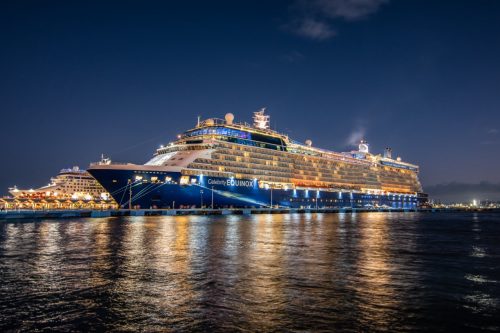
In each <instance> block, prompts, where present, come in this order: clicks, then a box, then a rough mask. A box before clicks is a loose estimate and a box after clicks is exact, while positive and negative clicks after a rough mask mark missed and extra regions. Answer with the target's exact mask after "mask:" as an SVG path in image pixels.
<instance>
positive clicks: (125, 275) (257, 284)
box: [0, 213, 500, 332]
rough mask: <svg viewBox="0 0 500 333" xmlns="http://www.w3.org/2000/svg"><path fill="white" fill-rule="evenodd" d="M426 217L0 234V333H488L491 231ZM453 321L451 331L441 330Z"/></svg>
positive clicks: (38, 228)
mask: <svg viewBox="0 0 500 333" xmlns="http://www.w3.org/2000/svg"><path fill="white" fill-rule="evenodd" d="M429 216H430V217H432V216H435V215H428V216H422V215H419V214H403V213H401V214H383V213H366V214H291V215H253V216H220V217H205V216H195V217H187V216H177V217H129V218H120V219H116V218H109V219H96V220H94V219H89V220H75V221H64V222H62V221H42V222H36V223H3V224H0V259H1V260H0V277H1V284H0V319H1V321H0V328H1V329H3V330H5V329H7V328H8V329H14V330H34V329H35V328H36V329H39V330H44V329H45V330H72V329H75V328H78V329H83V330H119V331H122V330H126V331H137V330H146V331H191V330H197V331H235V330H250V331H276V332H281V331H331V330H336V329H338V330H351V331H392V330H395V331H401V330H403V331H407V330H414V329H416V328H420V329H422V328H423V329H430V330H442V329H443V327H447V326H446V325H448V326H449V325H451V327H452V328H455V329H462V328H464V327H473V328H475V329H477V328H481V327H483V326H482V325H483V323H484V325H486V326H485V327H489V328H491V327H493V328H494V327H498V326H500V325H497V324H498V320H496V319H494V318H496V317H494V316H493V315H492V314H493V313H496V312H497V311H498V310H499V301H498V300H499V290H498V289H499V285H500V284H499V283H498V281H499V280H500V277H499V272H498V266H497V263H496V261H495V256H494V254H495V253H499V245H498V242H496V239H495V238H494V237H492V235H495V232H496V233H498V232H499V231H500V230H498V229H499V227H498V223H496V224H494V223H486V222H485V221H484V217H482V215H475V216H469V217H468V218H467V217H464V218H462V219H458V220H457V219H456V218H455V220H454V223H456V224H454V225H453V227H452V226H451V225H450V224H448V225H447V224H446V223H445V222H446V221H447V220H446V219H443V220H442V221H434V220H432V221H429V220H428V219H429ZM443 221H445V222H443ZM457 221H458V222H457ZM450 228H452V229H450ZM450 230H451V231H450ZM457 302H461V303H460V304H461V306H457ZM451 311H453V313H454V314H453V316H451V315H449V317H447V316H448V314H449V313H451ZM457 311H458V313H459V316H460V317H461V318H463V320H464V321H466V323H465V324H463V325H462V324H460V325H458V324H456V321H455V322H454V321H453V320H451V318H456V316H457V314H456V312H457ZM438 314H439V315H438ZM447 318H449V320H450V321H449V322H446V320H448V319H447ZM453 325H455V326H453Z"/></svg>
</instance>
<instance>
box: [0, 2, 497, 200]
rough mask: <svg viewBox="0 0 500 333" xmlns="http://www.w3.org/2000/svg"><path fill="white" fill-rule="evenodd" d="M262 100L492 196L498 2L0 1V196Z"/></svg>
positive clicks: (293, 121) (152, 144)
mask: <svg viewBox="0 0 500 333" xmlns="http://www.w3.org/2000/svg"><path fill="white" fill-rule="evenodd" d="M261 107H267V110H268V113H269V114H270V115H271V123H272V127H273V128H274V129H277V130H279V131H281V132H286V133H288V134H290V136H292V137H294V138H295V139H297V140H300V141H304V140H306V139H311V140H312V141H313V145H315V146H318V147H322V148H328V149H332V150H335V151H346V150H350V149H352V148H353V146H352V145H351V144H352V142H353V141H355V140H356V139H359V138H361V137H364V138H366V139H367V140H368V141H369V143H370V144H371V150H372V152H382V150H383V149H384V148H385V147H386V146H391V147H392V148H393V152H394V154H395V155H396V156H401V157H402V159H403V160H404V161H409V162H413V163H416V164H418V165H420V167H421V181H422V183H423V185H424V187H426V188H429V189H431V192H432V189H433V188H435V186H434V185H437V184H448V183H450V182H451V183H453V186H454V187H453V191H455V192H456V191H457V190H456V188H457V186H458V187H460V185H461V184H477V185H471V186H475V187H476V188H477V191H478V192H480V191H481V188H482V185H481V184H483V185H487V186H489V188H490V189H491V188H493V190H492V191H493V192H495V191H496V195H497V196H499V197H500V185H497V184H500V172H499V170H500V1H493V0H491V1H481V0H471V1H422V0H420V1H409V0H408V1H397V0H392V1H384V0H357V1H356V0H330V1H328V0H317V1H314V0H312V1H179V2H177V3H176V2H174V1H96V2H91V1H82V2H79V1H60V2H57V1H33V2H27V1H17V0H16V1H2V2H0V114H1V122H0V139H1V147H2V148H1V152H2V155H1V156H2V168H1V173H0V193H4V194H6V193H7V188H8V187H9V186H13V185H18V186H19V187H28V188H29V187H38V186H42V185H45V184H47V183H48V181H49V179H50V177H51V176H55V175H56V174H57V173H58V171H59V170H60V169H61V168H64V167H71V166H73V165H79V166H80V167H83V168H85V167H87V166H88V164H89V163H90V162H92V161H97V160H99V158H100V155H101V153H105V154H107V155H109V156H110V157H111V158H112V160H113V161H117V162H118V161H120V162H136V163H144V162H145V161H146V160H148V159H149V158H150V156H151V155H152V154H153V152H154V150H155V149H156V148H157V147H158V146H159V145H160V144H165V143H168V142H169V141H171V140H173V139H175V136H176V135H177V134H179V133H181V132H182V131H184V130H187V129H189V128H192V127H194V125H195V124H196V118H197V116H198V115H200V116H202V118H210V117H219V118H223V116H224V114H225V113H227V112H232V113H233V114H234V115H235V120H236V121H248V122H250V120H251V116H252V112H254V111H256V110H257V109H259V108H261ZM480 182H483V183H480ZM492 186H493V187H492ZM440 189H441V190H443V186H440ZM445 192H446V191H445ZM442 195H443V196H445V195H446V194H442ZM492 195H493V196H494V195H495V194H494V193H493V194H492ZM465 199H466V198H465ZM499 199H500V198H499Z"/></svg>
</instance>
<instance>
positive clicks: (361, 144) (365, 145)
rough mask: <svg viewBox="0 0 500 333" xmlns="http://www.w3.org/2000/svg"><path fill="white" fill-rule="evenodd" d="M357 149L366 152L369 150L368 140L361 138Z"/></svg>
mask: <svg viewBox="0 0 500 333" xmlns="http://www.w3.org/2000/svg"><path fill="white" fill-rule="evenodd" d="M359 151H360V152H362V153H368V152H369V148H368V142H366V141H365V140H361V141H360V142H359Z"/></svg>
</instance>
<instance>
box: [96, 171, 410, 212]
mask: <svg viewBox="0 0 500 333" xmlns="http://www.w3.org/2000/svg"><path fill="white" fill-rule="evenodd" d="M88 172H89V173H90V174H91V175H92V176H93V177H94V178H95V179H97V181H98V182H99V183H100V184H101V185H102V186H103V187H104V188H105V189H106V190H107V191H108V192H109V193H110V194H111V196H112V197H113V198H114V199H115V201H116V202H117V203H118V204H119V205H120V206H121V207H123V208H128V207H133V208H193V207H198V208H200V207H207V208H211V207H213V208H231V207H234V208H245V207H270V206H280V207H290V208H306V207H309V208H335V207H338V208H343V207H371V206H388V207H391V208H399V209H414V208H417V206H418V205H419V201H420V198H417V196H415V195H392V194H391V195H375V194H364V193H350V192H335V191H317V190H306V189H270V188H260V187H259V183H258V181H257V180H241V179H232V178H216V177H208V176H203V175H201V176H189V177H187V176H184V177H183V178H182V180H181V173H180V172H163V171H143V170H120V169H98V168H97V169H89V170H88ZM186 180H187V181H186ZM182 182H183V183H182Z"/></svg>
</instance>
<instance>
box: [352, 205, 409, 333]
mask: <svg viewBox="0 0 500 333" xmlns="http://www.w3.org/2000/svg"><path fill="white" fill-rule="evenodd" d="M362 218H363V225H362V226H360V229H359V231H360V249H361V253H360V256H359V258H358V264H357V267H358V273H359V281H357V287H356V295H357V296H358V297H359V298H360V299H361V302H360V304H361V306H360V307H359V311H360V318H364V320H369V321H375V322H376V323H377V325H378V327H379V328H380V329H383V330H387V329H389V328H390V326H391V324H392V321H393V320H394V318H392V315H393V314H394V312H395V310H396V309H397V307H398V305H399V302H400V301H401V300H402V297H404V296H403V295H398V290H396V288H395V287H394V283H393V275H394V273H395V271H396V270H397V267H396V265H395V263H394V262H392V261H391V260H392V259H393V258H392V252H391V246H392V244H391V238H390V234H391V232H390V229H389V228H390V226H389V220H388V215H387V214H380V213H364V214H363V216H362ZM366 325H367V326H369V323H366Z"/></svg>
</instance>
